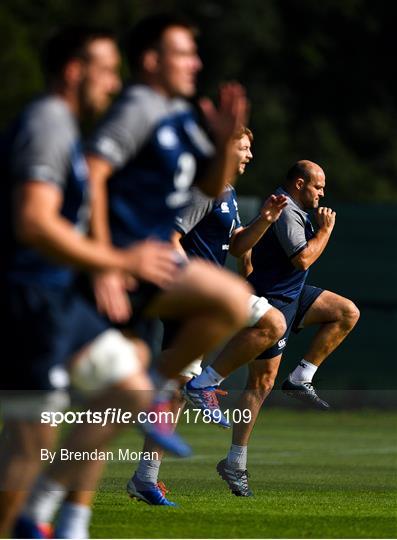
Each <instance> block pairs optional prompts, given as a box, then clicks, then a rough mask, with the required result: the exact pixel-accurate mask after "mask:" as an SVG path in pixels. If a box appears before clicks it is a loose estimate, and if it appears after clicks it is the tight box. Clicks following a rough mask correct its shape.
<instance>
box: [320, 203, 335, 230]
mask: <svg viewBox="0 0 397 540" xmlns="http://www.w3.org/2000/svg"><path fill="white" fill-rule="evenodd" d="M335 218H336V212H334V211H333V210H332V208H326V207H324V206H320V208H319V209H318V210H317V212H316V220H317V223H318V226H319V228H320V229H325V230H327V231H328V232H331V231H332V229H333V228H334V225H335Z"/></svg>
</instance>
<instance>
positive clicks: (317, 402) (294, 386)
mask: <svg viewBox="0 0 397 540" xmlns="http://www.w3.org/2000/svg"><path fill="white" fill-rule="evenodd" d="M281 390H282V391H283V392H284V394H287V396H290V397H293V398H295V399H299V400H300V401H303V402H304V403H308V404H309V405H312V406H314V407H316V408H317V409H322V410H323V411H328V410H329V409H330V408H331V407H330V405H329V403H327V402H326V401H324V400H323V399H321V398H319V397H318V395H317V393H316V391H315V389H314V387H313V385H312V383H311V382H298V383H295V382H293V381H292V380H291V375H288V377H287V378H286V379H285V381H284V382H283V384H282V385H281Z"/></svg>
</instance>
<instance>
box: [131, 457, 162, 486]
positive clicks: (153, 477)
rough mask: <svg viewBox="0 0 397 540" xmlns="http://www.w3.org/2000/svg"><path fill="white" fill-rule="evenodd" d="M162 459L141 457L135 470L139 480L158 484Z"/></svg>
mask: <svg viewBox="0 0 397 540" xmlns="http://www.w3.org/2000/svg"><path fill="white" fill-rule="evenodd" d="M160 465H161V461H160V460H159V459H141V461H140V462H139V465H138V468H137V470H136V472H135V474H136V476H137V477H138V480H140V481H141V482H147V483H150V484H157V479H158V476H159V470H160Z"/></svg>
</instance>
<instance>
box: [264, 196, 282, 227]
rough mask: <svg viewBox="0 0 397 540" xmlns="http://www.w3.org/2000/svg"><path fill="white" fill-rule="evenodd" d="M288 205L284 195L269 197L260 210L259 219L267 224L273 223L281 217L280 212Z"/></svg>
mask: <svg viewBox="0 0 397 540" xmlns="http://www.w3.org/2000/svg"><path fill="white" fill-rule="evenodd" d="M287 204H288V198H287V197H286V196H285V195H270V197H268V198H267V199H266V201H265V203H264V205H263V206H262V208H261V211H260V216H261V219H262V220H264V221H266V222H267V223H274V222H275V221H277V220H278V218H279V217H280V216H281V212H282V211H283V209H284V208H285V207H286V206H287Z"/></svg>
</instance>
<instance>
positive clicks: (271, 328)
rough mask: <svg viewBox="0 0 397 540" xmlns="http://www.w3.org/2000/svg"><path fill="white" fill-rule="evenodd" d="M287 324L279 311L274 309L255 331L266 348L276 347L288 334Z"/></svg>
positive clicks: (263, 318) (264, 317)
mask: <svg viewBox="0 0 397 540" xmlns="http://www.w3.org/2000/svg"><path fill="white" fill-rule="evenodd" d="M286 330H287V323H286V321H285V317H284V315H283V314H282V313H281V311H279V310H278V309H275V308H272V309H271V310H269V311H268V312H267V313H266V315H264V316H263V317H262V319H260V321H259V322H258V324H257V326H256V328H255V331H256V336H257V338H258V339H259V340H263V342H264V344H266V348H269V347H271V346H272V345H274V344H275V343H276V342H277V341H278V340H279V339H280V338H281V337H282V336H283V335H284V334H285V332H286Z"/></svg>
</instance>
